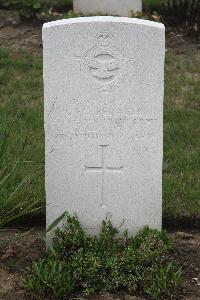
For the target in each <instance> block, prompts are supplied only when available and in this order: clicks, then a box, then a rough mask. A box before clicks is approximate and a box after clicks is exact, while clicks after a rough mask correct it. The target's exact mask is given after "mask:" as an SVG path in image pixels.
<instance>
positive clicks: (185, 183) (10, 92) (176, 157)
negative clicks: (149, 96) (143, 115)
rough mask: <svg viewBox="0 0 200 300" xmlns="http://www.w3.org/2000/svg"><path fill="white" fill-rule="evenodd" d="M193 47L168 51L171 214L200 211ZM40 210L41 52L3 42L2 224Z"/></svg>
mask: <svg viewBox="0 0 200 300" xmlns="http://www.w3.org/2000/svg"><path fill="white" fill-rule="evenodd" d="M149 1H150V0H145V1H144V4H147V3H149ZM150 2H152V3H151V4H152V5H154V4H158V3H159V2H160V1H159V0H151V1H150ZM190 48H191V49H185V50H184V51H180V52H177V51H174V50H173V49H168V51H167V52H166V63H165V97H164V163H163V215H164V217H169V218H182V217H189V218H196V217H199V216H200V180H199V178H200V126H199V124H200V75H199V74H200V52H199V51H198V49H197V48H196V47H192V44H191V47H190ZM16 114H17V116H16ZM10 126H11V129H10V133H9V138H8V140H7V141H6V143H5V145H4V147H3V149H2V148H1V145H2V141H3V137H4V136H5V130H6V131H8V130H9V127H10ZM1 150H3V154H2V155H1ZM16 161H18V166H17V168H16V170H14V172H13V166H14V165H15V163H16ZM6 166H7V169H5V167H6ZM10 172H11V176H10V178H8V179H9V180H6V184H4V183H3V184H2V181H1V175H2V174H3V176H4V177H3V178H5V176H7V175H9V174H10ZM55 201H56V199H55ZM27 207H28V209H27ZM38 212H40V213H42V214H43V216H44V213H45V190H44V130H43V81H42V54H41V53H32V52H31V51H30V52H28V51H26V52H24V51H22V50H20V51H15V50H13V49H7V48H3V47H1V48H0V226H1V225H2V224H3V223H2V222H1V220H5V221H6V222H7V221H8V220H9V218H10V216H17V215H18V214H19V215H23V214H28V213H29V214H30V215H35V214H38ZM40 216H41V214H40ZM10 220H12V218H11V219H10ZM3 222H4V221H3Z"/></svg>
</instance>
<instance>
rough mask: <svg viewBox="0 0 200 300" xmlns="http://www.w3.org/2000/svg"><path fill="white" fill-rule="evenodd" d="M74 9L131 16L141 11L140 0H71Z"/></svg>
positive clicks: (83, 11)
mask: <svg viewBox="0 0 200 300" xmlns="http://www.w3.org/2000/svg"><path fill="white" fill-rule="evenodd" d="M73 7H74V11H75V12H78V13H83V14H85V15H89V14H105V15H117V16H122V17H128V16H131V14H132V13H133V12H138V11H142V0H101V1H99V0H73Z"/></svg>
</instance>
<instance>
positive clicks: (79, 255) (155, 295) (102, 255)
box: [25, 216, 181, 299]
mask: <svg viewBox="0 0 200 300" xmlns="http://www.w3.org/2000/svg"><path fill="white" fill-rule="evenodd" d="M171 249H172V242H171V240H170V237H169V236H168V234H167V233H166V232H164V231H162V232H159V231H158V230H152V229H150V228H149V227H147V226H146V227H144V228H143V229H142V230H141V231H139V232H138V234H137V235H136V236H135V237H133V236H129V235H128V232H127V230H125V231H124V232H123V233H121V234H120V233H119V232H118V230H117V229H116V228H115V227H113V225H112V223H111V222H110V220H105V221H103V223H102V228H101V232H100V234H99V235H98V236H91V235H89V234H88V233H87V232H85V230H84V229H83V227H82V226H81V224H80V222H79V220H78V218H77V217H75V216H68V217H67V226H66V227H65V229H64V230H63V231H61V230H60V229H57V230H56V231H55V236H54V238H53V244H52V247H51V251H50V252H49V253H48V256H47V258H46V259H44V260H42V261H39V262H36V263H34V264H33V267H32V269H31V273H29V274H28V275H27V277H26V278H25V288H26V289H27V290H28V292H29V293H30V295H31V296H32V297H33V299H44V297H50V298H52V299H63V297H67V296H69V295H70V294H72V293H73V294H75V293H80V292H81V293H83V294H85V295H89V294H94V293H101V292H117V291H121V290H125V291H127V293H129V294H133V293H144V294H146V295H148V296H149V298H150V299H167V298H168V297H169V298H170V299H171V298H172V296H173V295H175V294H176V293H177V292H178V289H179V285H180V282H181V270H180V268H178V267H177V266H176V265H175V264H174V262H173V261H172V259H171V258H170V255H169V253H170V251H171Z"/></svg>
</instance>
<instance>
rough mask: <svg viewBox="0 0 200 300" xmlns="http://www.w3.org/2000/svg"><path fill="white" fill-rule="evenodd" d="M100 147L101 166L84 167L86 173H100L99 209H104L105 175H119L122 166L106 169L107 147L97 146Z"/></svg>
mask: <svg viewBox="0 0 200 300" xmlns="http://www.w3.org/2000/svg"><path fill="white" fill-rule="evenodd" d="M99 146H100V147H101V166H100V167H88V166H85V171H86V172H93V173H101V204H100V207H105V205H104V185H105V173H107V172H115V173H120V172H121V170H122V169H123V166H120V167H108V166H106V164H105V150H106V147H108V146H109V145H99Z"/></svg>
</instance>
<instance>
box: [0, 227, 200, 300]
mask: <svg viewBox="0 0 200 300" xmlns="http://www.w3.org/2000/svg"><path fill="white" fill-rule="evenodd" d="M44 234H45V231H44V229H43V228H39V229H38V228H32V229H29V230H25V229H7V230H6V229H5V230H1V231H0V300H7V299H9V300H15V299H16V300H19V299H20V300H24V299H26V297H25V292H24V290H23V287H22V274H23V271H24V269H25V268H26V267H29V266H30V265H31V264H32V262H33V261H35V260H37V259H39V258H41V257H44V255H45V242H44ZM171 235H172V238H173V241H174V245H175V249H174V252H173V256H174V258H175V260H176V261H177V262H178V263H179V264H180V265H181V266H182V268H183V279H184V280H183V284H182V295H181V296H179V297H177V298H176V299H177V300H178V299H183V300H198V299H199V300H200V232H199V231H192V230H189V231H174V232H172V233H171ZM82 299H83V298H82ZM87 299H89V300H114V299H115V300H145V298H141V297H137V296H130V295H127V294H124V293H123V294H118V295H107V294H105V295H97V296H92V297H88V298H87Z"/></svg>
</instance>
